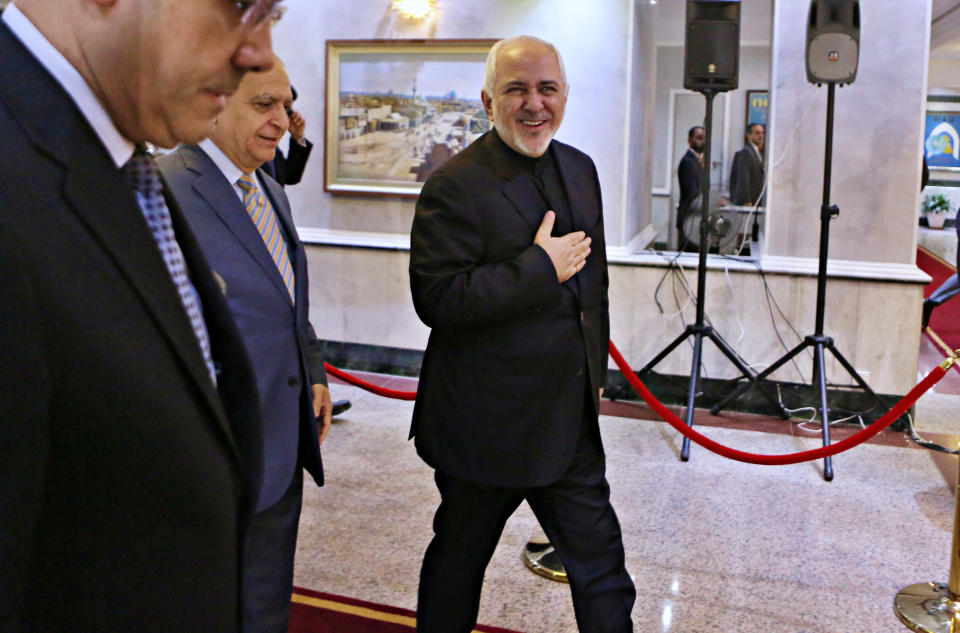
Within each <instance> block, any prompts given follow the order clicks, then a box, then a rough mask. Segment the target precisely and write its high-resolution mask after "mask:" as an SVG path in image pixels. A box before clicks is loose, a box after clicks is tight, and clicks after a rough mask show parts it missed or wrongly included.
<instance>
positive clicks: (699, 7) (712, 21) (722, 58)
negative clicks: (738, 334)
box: [638, 0, 753, 461]
mask: <svg viewBox="0 0 960 633" xmlns="http://www.w3.org/2000/svg"><path fill="white" fill-rule="evenodd" d="M683 67H684V76H683V87H684V88H687V89H688V90H694V91H696V92H699V93H701V94H702V95H703V96H704V97H705V98H706V117H705V119H704V122H703V128H704V136H705V138H706V143H705V144H704V149H703V161H704V164H705V165H706V168H705V169H704V174H703V178H701V179H700V180H701V181H700V186H701V196H700V199H701V200H702V206H701V209H700V217H699V226H698V227H697V228H698V229H699V231H698V232H699V236H700V237H699V239H698V240H696V243H697V246H698V252H699V262H698V266H697V296H696V304H697V317H696V321H695V322H694V323H691V324H690V325H688V326H687V327H686V329H685V330H684V331H683V333H682V334H681V335H680V336H678V337H677V338H676V339H674V340H673V342H671V343H670V344H669V345H668V346H667V347H665V348H664V349H663V350H662V351H661V352H660V353H658V354H657V355H656V356H655V357H654V358H653V360H651V361H650V362H649V363H647V364H646V365H645V366H644V367H643V369H641V370H640V371H639V372H638V373H639V375H641V376H642V375H643V374H645V373H647V372H649V371H650V370H652V369H653V368H654V367H655V366H656V365H657V364H658V363H659V362H660V361H661V360H663V359H664V358H666V357H667V356H669V355H670V353H671V352H673V350H675V349H676V348H677V347H678V346H679V345H680V344H681V343H683V342H684V341H686V340H687V339H688V338H693V363H692V367H691V369H690V383H689V389H688V392H687V411H686V414H687V415H686V423H687V426H693V412H694V405H695V404H696V398H697V388H698V384H699V382H700V359H701V354H702V352H703V339H704V338H707V339H709V340H711V341H713V344H714V345H715V346H716V347H717V349H719V350H720V352H721V353H722V354H723V355H724V356H725V357H726V358H727V360H729V361H730V362H731V363H732V364H733V365H734V367H736V368H737V370H738V371H739V372H740V373H739V374H738V375H737V376H736V377H735V378H733V379H732V380H733V381H736V380H741V379H744V378H746V379H747V380H748V381H750V382H752V381H753V372H752V371H751V370H750V368H749V367H747V364H746V363H745V362H744V361H743V359H742V358H740V357H739V356H738V355H737V353H736V352H734V351H733V349H732V348H731V347H730V345H729V344H728V343H727V342H726V341H725V340H723V337H721V336H720V335H719V334H717V332H716V331H715V330H714V329H713V327H712V326H711V325H708V324H707V323H706V321H705V314H704V303H705V301H706V289H707V251H708V249H709V247H710V242H711V229H710V227H711V226H712V227H713V228H714V237H716V236H717V235H718V234H719V232H720V231H721V230H723V231H724V235H725V234H726V232H725V231H726V228H729V227H723V226H721V225H722V222H721V223H718V222H717V221H716V219H715V218H714V220H713V221H711V217H710V214H709V209H710V168H709V165H710V141H711V136H712V130H713V98H714V97H715V96H716V95H717V94H718V93H720V92H726V91H728V90H735V89H736V88H737V84H738V77H739V71H740V2H739V0H737V1H731V0H687V28H686V45H685V47H684V61H683ZM691 237H693V236H692V235H691ZM694 239H695V238H694ZM680 459H681V460H683V461H687V460H689V459H690V440H689V438H687V437H684V438H683V446H682V448H681V450H680Z"/></svg>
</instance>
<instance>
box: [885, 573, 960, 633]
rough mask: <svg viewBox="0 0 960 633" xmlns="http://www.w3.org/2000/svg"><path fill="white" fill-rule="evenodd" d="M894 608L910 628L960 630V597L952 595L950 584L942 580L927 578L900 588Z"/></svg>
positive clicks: (939, 632) (929, 632) (937, 632)
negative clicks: (930, 580) (955, 597)
mask: <svg viewBox="0 0 960 633" xmlns="http://www.w3.org/2000/svg"><path fill="white" fill-rule="evenodd" d="M893 610H894V612H895V613H896V614H897V617H898V618H900V621H901V622H903V623H904V624H905V625H906V627H907V628H908V629H910V630H911V631H920V632H921V633H955V632H956V631H960V601H957V600H955V599H954V598H952V597H951V596H950V591H949V590H948V589H947V585H946V584H944V583H941V582H925V583H922V584H919V585H910V586H909V587H906V588H904V589H901V590H900V593H898V594H897V597H896V598H894V600H893Z"/></svg>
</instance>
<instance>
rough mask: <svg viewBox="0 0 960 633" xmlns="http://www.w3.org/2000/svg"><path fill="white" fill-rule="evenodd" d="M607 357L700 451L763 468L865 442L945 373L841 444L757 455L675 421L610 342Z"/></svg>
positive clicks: (925, 381) (929, 378)
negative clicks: (722, 442) (702, 449)
mask: <svg viewBox="0 0 960 633" xmlns="http://www.w3.org/2000/svg"><path fill="white" fill-rule="evenodd" d="M610 356H612V357H613V361H614V362H615V363H616V364H617V367H619V368H620V371H621V372H622V373H623V375H624V376H625V377H626V379H627V381H628V382H629V383H630V385H631V386H632V387H633V388H634V389H636V391H637V393H638V394H640V397H641V398H643V399H644V400H645V401H646V403H647V404H649V405H650V406H651V407H652V408H653V410H654V411H656V412H657V415H659V416H660V417H661V418H663V420H664V421H665V422H667V423H668V424H670V426H672V427H673V428H675V429H676V430H677V431H679V432H680V433H682V434H683V435H684V436H686V437H688V438H690V439H691V440H693V441H694V442H696V443H697V444H699V445H701V446H703V447H704V448H706V449H709V450H711V451H713V452H714V453H717V454H718V455H722V456H724V457H727V458H729V459H735V460H737V461H740V462H747V463H750V464H763V465H767V466H776V465H782V464H798V463H800V462H806V461H811V460H814V459H820V458H823V457H828V456H830V455H836V454H837V453H841V452H843V451H845V450H847V449H850V448H853V447H854V446H856V445H857V444H860V443H861V442H865V441H867V440H868V439H870V438H871V437H873V436H874V435H876V434H877V433H879V432H880V431H882V430H884V429H885V428H887V427H888V426H890V425H891V424H893V422H894V421H895V420H896V419H897V418H899V417H900V416H901V415H903V414H904V413H905V412H906V411H907V409H909V408H910V407H911V406H913V403H914V402H916V401H917V398H919V397H920V396H921V395H923V394H924V393H925V392H926V391H927V390H928V389H929V388H930V387H932V386H933V385H934V384H936V383H937V382H938V381H939V380H940V379H941V378H943V375H944V374H945V373H947V370H946V369H944V368H943V366H938V367H936V368H935V369H934V370H933V371H932V372H930V373H929V374H928V375H927V377H926V378H924V379H923V380H922V381H920V384H918V385H917V386H916V387H914V388H913V389H911V390H910V393H908V394H907V395H905V396H904V397H903V398H901V399H900V402H898V403H897V404H896V405H894V407H893V408H892V409H890V410H889V411H887V413H886V415H884V416H883V417H881V418H880V419H879V420H877V421H876V422H874V423H873V424H871V425H870V426H868V427H867V428H865V429H863V430H862V431H860V432H859V433H857V434H855V435H851V436H850V437H848V438H847V439H845V440H843V441H841V442H837V443H836V444H831V445H830V446H824V447H822V448H818V449H815V450H809V451H802V452H799V453H789V454H786V455H758V454H755V453H747V452H744V451H739V450H736V449H733V448H728V447H726V446H724V445H723V444H719V443H717V442H714V441H713V440H711V439H710V438H708V437H706V436H705V435H702V434H700V433H698V432H697V431H695V430H693V429H692V428H690V427H689V426H687V423H686V422H684V421H683V420H681V419H680V418H678V417H677V416H676V415H674V414H673V412H671V411H670V410H669V409H667V407H665V406H664V405H663V403H661V402H660V401H659V400H657V398H656V397H655V396H654V395H653V394H652V393H650V390H649V389H647V387H646V386H645V385H644V384H643V383H642V382H640V378H639V377H638V376H637V374H635V373H634V372H633V370H632V369H631V368H630V365H628V364H627V361H626V360H624V358H623V356H621V355H620V350H618V349H617V347H616V345H614V344H613V341H610Z"/></svg>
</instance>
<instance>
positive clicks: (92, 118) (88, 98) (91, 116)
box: [0, 4, 135, 167]
mask: <svg viewBox="0 0 960 633" xmlns="http://www.w3.org/2000/svg"><path fill="white" fill-rule="evenodd" d="M0 20H3V22H4V24H6V25H7V27H8V28H9V29H10V30H11V31H12V32H13V34H14V35H15V36H16V37H17V39H18V40H20V42H21V43H22V44H23V45H24V46H25V47H26V48H27V50H29V51H30V53H31V54H33V56H34V57H35V58H36V59H37V61H38V62H40V64H41V65H42V66H43V67H44V68H46V69H47V72H48V73H50V74H51V75H52V76H53V78H54V79H56V80H57V82H58V83H59V84H60V85H61V86H63V89H64V90H66V91H67V94H68V95H69V96H70V98H71V99H72V100H73V102H74V103H75V104H76V105H77V107H78V108H79V109H80V112H81V114H83V117H84V118H85V119H86V120H87V122H88V123H89V124H90V126H91V127H92V128H93V131H94V132H95V133H96V134H97V137H98V138H99V139H100V142H101V143H103V146H104V148H106V150H107V152H108V153H109V154H110V158H111V159H113V162H114V164H115V165H116V166H117V167H123V166H124V165H125V164H126V163H127V161H128V160H130V157H131V156H133V151H134V149H135V146H134V143H133V141H130V140H129V139H126V138H124V136H123V135H122V134H121V133H120V131H119V130H118V129H117V126H116V125H114V123H113V121H112V120H111V119H110V115H109V114H107V111H106V109H104V107H103V105H102V104H101V103H100V101H99V100H98V99H97V97H96V95H94V94H93V91H92V90H91V89H90V86H88V85H87V82H86V81H85V80H84V78H83V76H81V75H80V73H79V72H77V69H76V68H74V67H73V65H72V64H71V63H70V62H69V60H67V58H66V57H64V56H63V54H62V53H60V51H58V50H57V49H56V48H54V46H53V44H51V43H50V41H49V40H48V39H47V38H46V37H45V36H44V35H43V33H41V32H40V30H39V29H38V28H37V27H36V26H34V24H33V22H31V21H30V19H29V18H28V17H27V16H26V15H24V14H23V12H22V11H20V9H18V8H17V5H16V4H11V5H9V6H7V8H6V9H5V10H4V12H3V14H2V15H0Z"/></svg>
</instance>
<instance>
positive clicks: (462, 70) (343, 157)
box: [324, 39, 496, 197]
mask: <svg viewBox="0 0 960 633" xmlns="http://www.w3.org/2000/svg"><path fill="white" fill-rule="evenodd" d="M495 42H496V40H442V39H440V40H328V41H327V59H326V64H327V82H326V117H325V118H326V121H325V139H326V143H325V148H324V189H325V190H326V191H328V192H331V193H337V194H339V193H342V194H356V195H373V196H383V195H389V196H406V197H416V196H417V195H419V193H420V189H421V188H422V186H423V181H424V180H426V177H427V176H428V175H429V174H430V173H432V171H434V170H435V169H436V168H437V167H439V166H440V165H441V164H443V163H444V162H446V160H447V159H449V158H450V157H451V156H453V155H454V154H456V153H457V152H459V151H460V150H462V149H463V148H464V147H466V146H467V145H469V143H471V142H472V141H473V140H475V139H476V138H477V137H479V136H480V135H481V134H483V132H485V131H486V130H488V129H489V125H490V122H489V120H488V119H487V116H486V113H485V112H484V110H483V104H482V103H481V101H480V90H481V88H482V86H483V76H484V66H485V62H486V58H487V54H488V52H489V51H490V47H491V46H493V44H494V43H495Z"/></svg>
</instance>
